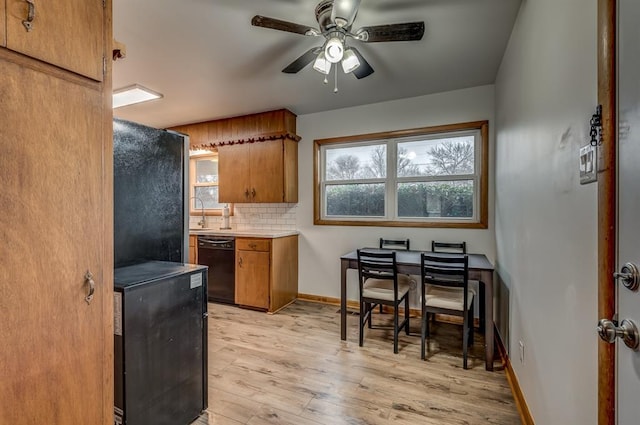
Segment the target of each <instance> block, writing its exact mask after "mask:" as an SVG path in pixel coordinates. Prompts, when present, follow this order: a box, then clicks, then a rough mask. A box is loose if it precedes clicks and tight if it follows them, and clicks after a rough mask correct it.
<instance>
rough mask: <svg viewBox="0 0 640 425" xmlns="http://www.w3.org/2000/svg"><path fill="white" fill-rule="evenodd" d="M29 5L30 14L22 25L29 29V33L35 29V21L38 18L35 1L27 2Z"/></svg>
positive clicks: (29, 0)
mask: <svg viewBox="0 0 640 425" xmlns="http://www.w3.org/2000/svg"><path fill="white" fill-rule="evenodd" d="M25 1H26V2H27V4H28V5H29V14H28V15H27V19H25V20H24V21H22V25H24V27H25V28H26V29H27V32H29V31H31V30H32V29H33V20H34V19H35V17H36V5H35V3H34V2H33V0H25Z"/></svg>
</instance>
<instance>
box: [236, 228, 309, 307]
mask: <svg viewBox="0 0 640 425" xmlns="http://www.w3.org/2000/svg"><path fill="white" fill-rule="evenodd" d="M297 296H298V236H297V235H293V236H286V237H283V238H274V239H268V238H237V239H236V304H238V305H239V306H241V307H249V308H255V309H259V310H266V311H268V312H275V311H277V310H279V309H281V308H282V307H284V306H286V305H287V304H289V303H290V302H291V301H293V300H295V299H296V297H297Z"/></svg>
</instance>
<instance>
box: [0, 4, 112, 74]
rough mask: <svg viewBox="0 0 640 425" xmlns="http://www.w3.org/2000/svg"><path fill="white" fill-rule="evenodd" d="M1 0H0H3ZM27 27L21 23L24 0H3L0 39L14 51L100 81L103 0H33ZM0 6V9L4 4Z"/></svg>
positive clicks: (25, 10) (26, 7)
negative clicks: (4, 28) (0, 33)
mask: <svg viewBox="0 0 640 425" xmlns="http://www.w3.org/2000/svg"><path fill="white" fill-rule="evenodd" d="M3 3H4V0H2V1H0V4H3ZM32 3H33V6H32V7H33V19H32V22H31V30H30V31H27V28H26V27H25V25H24V24H23V21H27V20H28V17H29V8H30V4H29V3H27V1H26V0H6V11H5V13H3V14H2V15H3V16H2V18H0V29H1V28H2V26H3V25H2V24H3V21H4V24H5V25H6V39H4V34H5V31H2V36H0V41H3V44H4V45H5V46H6V47H7V48H9V49H11V50H14V51H16V52H19V53H23V54H25V55H27V56H30V57H32V58H36V59H39V60H41V61H43V62H47V63H50V64H52V65H56V66H58V67H60V68H63V69H66V70H68V71H72V72H75V73H77V74H80V75H84V76H86V77H89V78H92V79H94V80H96V81H102V80H103V78H104V75H103V66H104V65H103V58H104V55H105V49H103V45H104V38H103V37H104V24H105V19H104V15H105V12H104V10H105V6H104V3H103V0H56V1H41V0H34V1H33V2H32ZM4 7H5V6H4V4H3V5H2V6H0V11H2V9H3V8H4Z"/></svg>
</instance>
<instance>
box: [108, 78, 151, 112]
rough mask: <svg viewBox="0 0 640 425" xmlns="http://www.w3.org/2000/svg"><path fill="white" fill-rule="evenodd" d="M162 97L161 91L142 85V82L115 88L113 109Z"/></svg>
mask: <svg viewBox="0 0 640 425" xmlns="http://www.w3.org/2000/svg"><path fill="white" fill-rule="evenodd" d="M160 98H162V95H161V94H160V93H157V92H154V91H153V90H149V89H148V88H146V87H142V86H141V85H140V84H134V85H132V86H128V87H123V88H121V89H118V90H114V92H113V109H115V108H120V107H122V106H127V105H133V104H134V103H141V102H147V101H149V100H154V99H160Z"/></svg>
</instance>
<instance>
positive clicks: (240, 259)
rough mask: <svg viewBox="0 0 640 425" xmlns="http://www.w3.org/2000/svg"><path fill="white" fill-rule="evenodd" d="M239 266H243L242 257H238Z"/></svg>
mask: <svg viewBox="0 0 640 425" xmlns="http://www.w3.org/2000/svg"><path fill="white" fill-rule="evenodd" d="M238 266H240V267H242V257H240V258H238Z"/></svg>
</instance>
